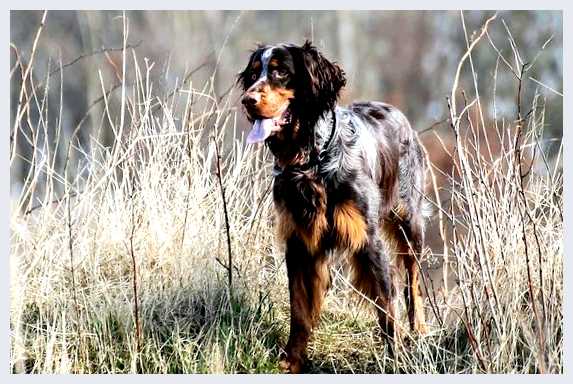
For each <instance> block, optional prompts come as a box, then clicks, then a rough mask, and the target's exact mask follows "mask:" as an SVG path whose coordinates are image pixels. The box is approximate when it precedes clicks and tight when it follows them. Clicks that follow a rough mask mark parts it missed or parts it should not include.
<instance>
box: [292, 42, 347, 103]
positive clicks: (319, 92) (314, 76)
mask: <svg viewBox="0 0 573 384" xmlns="http://www.w3.org/2000/svg"><path fill="white" fill-rule="evenodd" d="M301 49H302V54H303V62H304V67H305V69H306V72H307V75H308V80H309V83H310V84H308V86H309V90H310V91H311V93H312V96H313V98H315V100H316V101H318V102H320V103H321V104H322V105H321V107H324V110H328V109H332V108H333V107H334V105H335V103H336V100H337V99H338V95H339V94H340V90H341V89H342V87H344V85H346V75H345V73H344V71H343V70H342V69H341V68H340V67H339V66H338V64H336V63H334V62H331V61H329V60H327V59H326V58H325V57H324V56H323V55H322V54H321V53H320V52H319V51H318V50H317V49H316V47H314V46H313V45H312V43H311V42H310V41H308V40H307V41H306V42H305V43H304V44H303V45H302V47H301Z"/></svg>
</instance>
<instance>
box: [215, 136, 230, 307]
mask: <svg viewBox="0 0 573 384" xmlns="http://www.w3.org/2000/svg"><path fill="white" fill-rule="evenodd" d="M213 142H214V143H215V156H216V158H217V172H216V176H217V180H218V182H219V187H220V189H221V199H222V200H223V213H224V215H225V232H226V234H227V253H228V257H229V259H228V265H227V274H228V278H229V299H232V297H233V253H232V250H231V227H230V225H229V213H228V211H227V200H226V199H225V187H224V186H223V178H222V177H221V154H220V153H219V145H218V144H217V138H215V137H214V138H213Z"/></svg>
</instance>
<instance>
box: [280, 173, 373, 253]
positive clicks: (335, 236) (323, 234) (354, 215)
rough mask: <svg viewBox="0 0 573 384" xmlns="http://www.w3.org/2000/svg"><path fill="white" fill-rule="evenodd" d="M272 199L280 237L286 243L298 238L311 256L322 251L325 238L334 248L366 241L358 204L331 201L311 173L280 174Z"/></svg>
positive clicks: (352, 246)
mask: <svg viewBox="0 0 573 384" xmlns="http://www.w3.org/2000/svg"><path fill="white" fill-rule="evenodd" d="M273 198H274V202H275V207H276V210H277V214H278V231H279V235H280V236H281V237H282V238H283V240H287V239H288V238H290V237H291V236H292V235H296V236H298V237H299V238H300V239H301V240H302V241H303V242H304V243H305V244H306V246H307V249H308V250H309V251H310V252H311V253H314V252H315V251H317V250H319V248H320V247H321V245H322V243H323V240H324V238H329V239H331V243H332V246H334V247H337V248H349V249H351V250H356V249H358V248H359V247H361V246H362V245H363V243H364V242H365V241H366V228H367V226H366V221H365V219H364V217H363V215H362V213H361V212H360V210H359V209H358V207H357V206H356V204H355V203H354V202H353V201H352V200H348V199H346V200H340V201H334V199H331V200H330V202H329V201H328V198H327V188H325V185H324V182H323V180H322V179H321V178H320V177H319V176H317V175H315V174H314V173H312V172H302V171H301V172H296V173H295V172H289V173H288V174H285V173H283V174H281V175H278V176H277V177H275V183H274V189H273ZM329 204H330V206H329ZM327 235H328V236H327Z"/></svg>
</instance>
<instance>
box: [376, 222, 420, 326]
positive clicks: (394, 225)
mask: <svg viewBox="0 0 573 384" xmlns="http://www.w3.org/2000/svg"><path fill="white" fill-rule="evenodd" d="M409 216H410V218H409V219H408V220H406V219H402V218H399V217H398V216H394V217H393V218H392V219H387V220H385V221H384V227H383V229H384V232H385V235H386V236H387V237H388V238H390V240H391V242H393V243H394V244H395V248H396V254H397V256H398V260H402V262H403V263H404V268H405V270H406V287H405V288H404V298H405V300H406V307H407V308H408V320H409V322H410V328H411V329H412V331H417V332H418V333H420V334H425V333H427V328H426V320H425V315H424V305H423V300H422V295H421V293H420V281H419V273H420V270H419V268H418V262H417V261H416V258H420V257H421V255H422V251H423V246H424V222H423V218H422V217H421V215H416V214H414V215H409Z"/></svg>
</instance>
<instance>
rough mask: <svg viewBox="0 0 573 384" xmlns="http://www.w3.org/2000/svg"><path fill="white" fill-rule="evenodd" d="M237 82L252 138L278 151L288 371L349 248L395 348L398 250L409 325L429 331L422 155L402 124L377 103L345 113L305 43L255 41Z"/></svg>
mask: <svg viewBox="0 0 573 384" xmlns="http://www.w3.org/2000/svg"><path fill="white" fill-rule="evenodd" d="M237 82H238V84H239V85H240V86H242V88H243V94H242V98H241V102H242V104H243V106H244V111H245V113H246V116H247V118H248V120H249V121H250V122H251V123H252V124H253V126H252V129H251V131H250V132H249V134H248V137H247V142H248V143H251V144H252V143H259V142H264V143H266V145H268V147H269V148H270V151H271V152H272V154H273V155H274V168H273V176H274V184H273V200H274V205H275V209H276V213H277V226H278V233H279V235H280V237H281V238H282V240H283V241H284V242H285V243H286V247H285V249H286V252H285V253H286V255H285V257H286V266H287V273H288V285H289V294H290V335H289V339H288V342H287V345H286V347H285V352H286V354H285V356H284V357H283V358H282V359H281V360H280V368H281V369H282V370H283V371H284V372H290V373H299V372H301V371H302V370H303V368H304V364H305V359H306V347H307V344H308V341H309V338H310V336H311V332H312V328H313V327H314V326H315V325H316V323H317V320H318V317H319V313H320V308H321V304H322V301H323V298H324V296H325V293H326V291H327V290H328V288H329V285H330V269H329V263H330V258H331V256H330V255H331V253H332V252H331V251H334V250H343V251H346V252H345V253H346V254H347V255H348V262H349V264H350V266H351V269H352V272H353V273H352V275H353V277H352V283H353V285H354V287H356V288H357V289H358V290H359V291H361V292H362V293H363V294H364V295H365V296H367V297H368V298H369V299H370V300H371V301H372V302H374V303H375V304H376V305H375V307H376V309H377V315H378V323H379V325H380V329H381V331H382V334H383V335H384V336H385V338H386V340H388V341H390V342H391V341H392V340H393V339H394V337H395V333H396V331H395V324H394V323H395V321H394V298H395V290H396V289H395V285H394V284H393V273H392V272H391V271H392V267H391V265H390V260H389V258H388V256H387V252H385V249H387V248H388V247H391V249H393V250H394V251H395V253H396V255H397V260H401V262H402V263H403V265H404V267H405V270H406V275H407V279H406V280H407V281H406V284H405V288H404V295H405V298H406V304H407V310H408V319H409V323H410V327H411V329H412V330H414V331H417V332H420V333H425V332H426V326H425V319H424V309H423V301H422V298H421V294H420V290H419V281H418V280H419V270H418V267H417V262H416V257H417V256H419V255H421V253H422V250H423V246H424V225H425V224H424V219H425V216H424V207H425V204H424V201H423V190H424V184H425V180H424V179H425V169H426V160H425V156H424V151H423V148H422V147H421V144H420V143H419V141H418V139H417V135H416V133H415V131H414V130H413V129H412V128H411V127H410V123H409V122H408V120H407V119H406V117H405V116H404V115H403V113H402V112H400V111H399V110H398V109H397V108H395V107H394V106H392V105H389V104H386V103H383V102H377V101H366V102H355V103H353V104H351V105H349V106H348V107H342V106H339V105H338V104H337V102H338V99H339V95H340V91H341V89H342V88H343V87H344V86H345V85H346V77H345V73H344V71H343V70H342V69H341V67H340V66H339V65H338V64H337V63H335V62H332V61H329V60H328V59H326V58H325V56H324V55H323V54H322V53H321V52H319V51H318V49H317V48H316V47H315V46H313V45H312V43H311V42H309V41H306V42H305V43H304V44H303V45H302V46H298V45H294V44H278V45H260V46H258V48H257V49H256V50H254V51H253V52H252V54H251V56H250V59H249V62H248V65H247V66H246V68H245V69H244V70H243V71H242V72H240V73H239V74H238V77H237Z"/></svg>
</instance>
